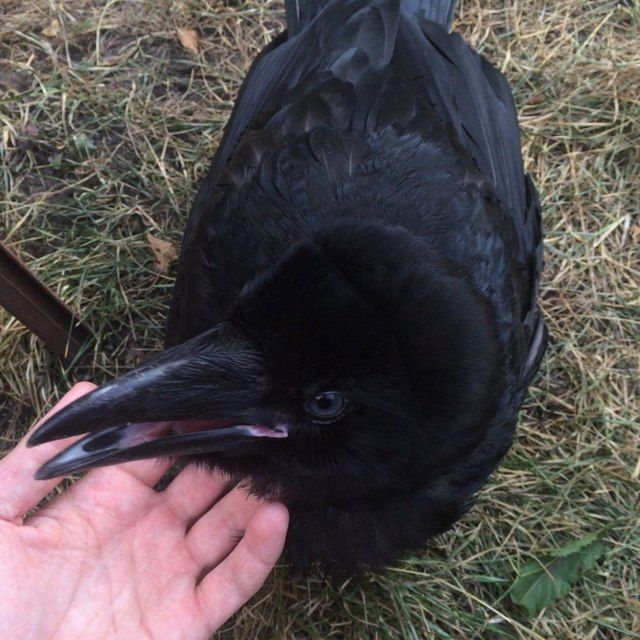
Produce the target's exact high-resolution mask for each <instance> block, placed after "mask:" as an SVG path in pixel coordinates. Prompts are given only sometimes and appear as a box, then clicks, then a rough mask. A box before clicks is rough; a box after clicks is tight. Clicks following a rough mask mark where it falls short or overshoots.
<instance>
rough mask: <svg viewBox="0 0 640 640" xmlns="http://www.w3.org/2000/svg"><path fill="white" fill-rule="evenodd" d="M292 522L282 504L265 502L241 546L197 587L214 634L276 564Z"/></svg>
mask: <svg viewBox="0 0 640 640" xmlns="http://www.w3.org/2000/svg"><path fill="white" fill-rule="evenodd" d="M288 524H289V514H288V512H287V509H286V507H284V506H283V505H281V504H263V505H262V506H261V507H260V509H259V510H258V511H257V512H256V514H255V515H254V517H253V518H252V519H251V520H250V522H249V523H248V526H247V530H246V532H245V534H244V537H243V538H242V540H241V541H240V542H239V543H238V546H237V547H236V548H235V549H234V550H233V552H232V553H231V554H230V555H229V557H228V558H227V559H226V560H224V562H222V563H221V564H219V565H218V566H217V567H216V568H215V569H213V570H212V571H211V572H209V573H208V574H207V575H206V576H205V578H204V580H202V582H201V583H200V584H199V585H198V587H197V588H196V597H197V599H198V603H199V606H200V610H201V612H202V615H203V617H204V618H205V620H206V623H207V624H208V625H209V631H210V632H211V633H213V632H214V631H216V630H217V629H218V628H219V627H221V626H222V625H223V624H224V623H225V622H226V621H227V620H228V619H229V618H230V617H231V616H232V615H233V614H234V613H235V612H236V611H237V610H238V609H239V608H240V607H241V606H242V605H243V604H245V602H247V600H249V598H251V596H253V595H254V594H255V593H256V591H258V589H259V588H260V587H261V586H262V584H263V583H264V581H265V580H266V578H267V576H268V575H269V573H270V572H271V570H272V569H273V567H274V566H275V564H276V562H277V561H278V558H279V557H280V554H281V553H282V549H283V547H284V541H285V537H286V533H287V527H288Z"/></svg>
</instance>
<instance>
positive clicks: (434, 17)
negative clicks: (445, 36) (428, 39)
mask: <svg viewBox="0 0 640 640" xmlns="http://www.w3.org/2000/svg"><path fill="white" fill-rule="evenodd" d="M456 1H457V0H402V8H403V9H404V10H405V11H406V12H407V13H409V14H413V15H415V16H417V17H418V18H420V19H422V18H426V19H427V20H431V22H435V23H437V24H439V25H440V26H442V27H444V28H445V29H446V30H447V31H449V29H450V28H451V22H452V21H453V12H454V11H455V9H456Z"/></svg>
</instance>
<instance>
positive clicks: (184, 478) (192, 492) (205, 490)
mask: <svg viewBox="0 0 640 640" xmlns="http://www.w3.org/2000/svg"><path fill="white" fill-rule="evenodd" d="M228 484H229V480H228V479H227V478H225V477H224V476H223V475H221V474H220V473H214V472H213V471H211V469H208V468H207V467H202V466H196V465H194V464H191V465H189V466H188V467H186V468H185V469H183V470H182V471H181V472H180V473H179V474H178V476H177V477H176V478H175V480H173V482H172V483H171V484H170V485H169V486H168V487H167V488H166V489H165V491H164V497H165V499H166V501H167V504H168V506H169V508H170V509H171V510H172V511H173V512H174V513H175V514H176V515H177V516H178V517H179V518H180V519H181V520H183V521H184V522H185V523H191V522H192V521H193V520H195V519H196V518H199V517H200V516H201V515H202V514H204V513H205V512H206V511H208V510H209V509H210V508H211V506H212V505H213V503H214V502H217V501H218V499H219V498H220V497H221V496H222V495H223V494H224V492H225V491H226V488H227V486H228Z"/></svg>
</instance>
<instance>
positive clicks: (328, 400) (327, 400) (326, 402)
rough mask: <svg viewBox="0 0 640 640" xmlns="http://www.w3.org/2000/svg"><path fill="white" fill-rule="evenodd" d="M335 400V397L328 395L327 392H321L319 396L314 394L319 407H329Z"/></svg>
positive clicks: (324, 408)
mask: <svg viewBox="0 0 640 640" xmlns="http://www.w3.org/2000/svg"><path fill="white" fill-rule="evenodd" d="M334 402H335V398H333V397H332V396H330V395H329V394H328V393H323V394H322V395H320V396H316V404H317V405H318V407H319V408H320V409H323V410H326V409H331V407H332V406H333V404H334Z"/></svg>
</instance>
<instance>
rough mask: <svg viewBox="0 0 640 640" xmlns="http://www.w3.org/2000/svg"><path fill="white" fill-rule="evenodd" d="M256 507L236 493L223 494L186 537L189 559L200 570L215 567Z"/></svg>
mask: <svg viewBox="0 0 640 640" xmlns="http://www.w3.org/2000/svg"><path fill="white" fill-rule="evenodd" d="M260 505H261V502H260V501H259V500H258V499H257V498H254V497H253V496H249V495H247V493H245V492H244V491H242V490H240V489H234V490H233V491H232V492H231V493H229V494H227V495H226V496H225V497H224V498H222V500H220V501H219V502H217V503H216V504H215V505H214V506H213V507H212V508H211V509H210V510H209V511H207V513H205V514H204V515H203V516H202V518H200V519H199V520H198V521H196V523H195V524H194V525H193V526H192V527H191V529H190V530H189V532H188V533H187V537H186V539H185V543H186V545H187V550H188V551H189V554H190V555H191V557H192V558H193V559H194V560H195V561H196V562H197V563H198V565H199V566H202V567H207V566H211V565H214V564H218V562H220V561H221V560H222V559H223V558H224V557H225V556H226V555H227V554H228V553H229V552H230V551H231V550H232V549H233V548H234V547H235V546H236V544H238V540H239V539H240V538H241V537H242V535H243V534H244V530H245V528H246V527H247V523H248V522H249V520H250V519H251V518H252V516H253V515H254V514H255V512H256V511H257V510H258V508H259V507H260Z"/></svg>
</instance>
